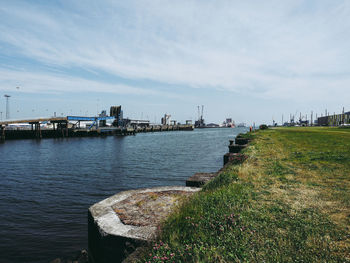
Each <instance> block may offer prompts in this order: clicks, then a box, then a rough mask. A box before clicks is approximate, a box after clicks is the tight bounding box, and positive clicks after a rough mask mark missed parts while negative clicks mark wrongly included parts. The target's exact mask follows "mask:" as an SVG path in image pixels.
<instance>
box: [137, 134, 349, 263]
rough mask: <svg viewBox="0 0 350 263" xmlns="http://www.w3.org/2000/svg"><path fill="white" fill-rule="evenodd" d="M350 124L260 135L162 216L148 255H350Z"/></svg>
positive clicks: (252, 258)
mask: <svg viewBox="0 0 350 263" xmlns="http://www.w3.org/2000/svg"><path fill="white" fill-rule="evenodd" d="M349 131H350V129H349V130H347V129H336V128H281V129H270V130H265V131H259V132H255V133H253V134H250V135H249V136H250V137H254V140H253V142H252V143H251V145H250V147H249V148H247V149H246V154H248V155H249V158H248V160H247V161H246V162H245V163H244V164H243V165H235V166H229V167H227V168H226V169H225V170H224V171H223V172H222V173H221V174H220V175H219V176H218V177H217V178H215V179H214V180H213V181H212V182H210V183H209V184H207V185H206V186H205V187H204V188H203V190H202V191H201V192H199V193H197V194H195V195H194V196H192V197H191V198H190V199H188V200H185V201H184V202H183V204H182V205H181V206H180V207H178V208H177V209H176V210H175V211H174V213H172V214H171V215H170V217H169V218H168V219H167V220H166V221H165V222H164V223H163V224H162V226H161V231H160V233H159V236H158V239H157V240H156V241H155V242H154V243H153V244H152V246H150V247H149V248H146V249H145V252H144V257H143V258H142V259H141V260H140V262H350V255H349V251H350V229H349V226H350V162H349V160H350V159H349V158H350V132H349Z"/></svg>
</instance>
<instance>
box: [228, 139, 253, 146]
mask: <svg viewBox="0 0 350 263" xmlns="http://www.w3.org/2000/svg"><path fill="white" fill-rule="evenodd" d="M235 143H236V144H238V145H245V144H248V143H249V140H248V139H247V138H236V139H235ZM230 145H231V142H230Z"/></svg>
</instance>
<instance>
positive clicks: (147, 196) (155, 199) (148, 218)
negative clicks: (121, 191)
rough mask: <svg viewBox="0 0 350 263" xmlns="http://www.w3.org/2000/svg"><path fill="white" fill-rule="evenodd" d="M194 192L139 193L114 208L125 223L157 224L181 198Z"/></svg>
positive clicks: (138, 224) (135, 224)
mask: <svg viewBox="0 0 350 263" xmlns="http://www.w3.org/2000/svg"><path fill="white" fill-rule="evenodd" d="M191 194H193V192H187V191H176V190H170V191H162V192H147V193H138V194H135V195H133V196H131V197H129V198H126V199H125V200H123V201H121V202H119V203H117V204H115V205H114V206H113V207H112V208H113V210H114V211H115V212H116V213H117V215H118V216H119V218H120V220H121V221H122V223H123V224H125V225H133V226H157V225H159V223H160V222H161V221H162V220H163V219H165V217H166V216H167V215H168V214H169V213H170V212H171V208H172V207H173V206H175V205H177V204H178V202H179V200H180V198H182V197H186V196H189V195H191Z"/></svg>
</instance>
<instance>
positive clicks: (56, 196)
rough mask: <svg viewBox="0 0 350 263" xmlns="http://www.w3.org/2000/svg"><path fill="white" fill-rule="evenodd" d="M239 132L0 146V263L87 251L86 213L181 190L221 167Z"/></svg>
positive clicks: (203, 131)
mask: <svg viewBox="0 0 350 263" xmlns="http://www.w3.org/2000/svg"><path fill="white" fill-rule="evenodd" d="M244 130H245V129H244V128H236V129H201V130H195V131H192V132H191V131H176V132H161V133H145V134H137V135H136V136H128V137H114V136H109V137H105V138H69V139H45V140H41V141H36V140H18V141H6V142H5V143H3V144H0V196H1V199H0V200H1V201H0V258H1V260H0V261H1V262H4V263H5V262H11V263H12V262H49V261H50V260H52V259H54V258H56V257H62V256H65V255H69V254H72V252H74V251H78V250H81V249H83V248H87V209H88V207H89V206H91V205H92V204H94V203H96V202H98V201H101V200H103V199H105V198H107V197H109V196H111V195H113V194H115V193H118V192H120V191H123V190H128V189H132V188H144V187H152V186H164V185H185V180H186V178H188V177H189V176H191V175H192V174H194V173H196V172H214V171H217V170H218V169H219V168H221V167H222V162H223V155H224V154H225V153H226V152H227V151H228V148H227V146H228V140H229V139H232V138H234V136H235V135H236V134H238V133H239V132H243V131H244Z"/></svg>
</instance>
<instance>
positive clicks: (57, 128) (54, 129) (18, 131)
mask: <svg viewBox="0 0 350 263" xmlns="http://www.w3.org/2000/svg"><path fill="white" fill-rule="evenodd" d="M114 119H115V117H114V116H105V117H81V116H65V117H51V118H36V119H35V118H33V119H23V120H7V121H0V140H1V141H5V140H13V139H42V138H67V137H97V136H107V135H120V136H123V135H135V134H136V133H141V132H142V133H143V132H162V131H184V130H186V131H191V130H193V129H194V127H193V126H192V125H147V126H138V125H137V124H136V125H133V126H117V127H115V126H105V123H106V121H107V120H114ZM84 122H89V126H86V127H82V125H81V123H84ZM101 124H104V125H101ZM11 125H12V126H11ZM13 125H16V126H13Z"/></svg>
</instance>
